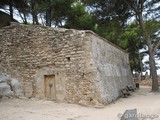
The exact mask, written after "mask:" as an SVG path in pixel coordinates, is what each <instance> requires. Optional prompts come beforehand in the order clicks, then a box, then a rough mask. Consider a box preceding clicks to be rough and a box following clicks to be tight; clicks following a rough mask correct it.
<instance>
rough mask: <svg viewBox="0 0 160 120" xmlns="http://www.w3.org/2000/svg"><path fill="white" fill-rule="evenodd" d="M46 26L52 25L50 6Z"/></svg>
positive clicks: (47, 11)
mask: <svg viewBox="0 0 160 120" xmlns="http://www.w3.org/2000/svg"><path fill="white" fill-rule="evenodd" d="M46 26H50V27H51V9H50V8H48V9H47V10H46Z"/></svg>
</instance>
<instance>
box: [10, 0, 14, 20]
mask: <svg viewBox="0 0 160 120" xmlns="http://www.w3.org/2000/svg"><path fill="white" fill-rule="evenodd" d="M9 11H10V19H11V22H13V21H14V20H13V0H10V1H9Z"/></svg>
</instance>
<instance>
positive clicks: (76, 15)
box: [65, 2, 95, 30]
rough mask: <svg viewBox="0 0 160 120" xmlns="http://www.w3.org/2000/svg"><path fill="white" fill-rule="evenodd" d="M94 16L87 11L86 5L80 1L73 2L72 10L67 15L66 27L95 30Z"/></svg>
mask: <svg viewBox="0 0 160 120" xmlns="http://www.w3.org/2000/svg"><path fill="white" fill-rule="evenodd" d="M94 19H95V18H94V17H93V15H92V14H90V13H88V12H87V11H86V8H85V6H84V5H83V4H82V3H80V2H75V3H74V4H72V7H71V10H70V12H69V14H68V16H67V20H66V24H65V27H66V28H75V29H85V30H87V29H88V30H93V28H94V24H95V23H94Z"/></svg>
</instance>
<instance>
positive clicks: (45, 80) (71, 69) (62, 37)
mask: <svg viewBox="0 0 160 120" xmlns="http://www.w3.org/2000/svg"><path fill="white" fill-rule="evenodd" d="M0 71H1V72H2V73H6V74H8V75H10V76H11V77H12V78H16V79H17V80H19V82H20V83H21V85H22V88H23V91H24V95H25V96H26V97H37V98H42V99H44V98H49V99H53V100H58V101H67V102H70V103H79V102H81V101H87V102H88V103H89V104H90V103H91V104H95V101H96V102H99V103H102V104H108V103H110V102H112V101H113V100H115V99H117V98H118V97H119V95H120V90H121V89H122V88H124V87H126V86H127V85H133V79H132V75H131V72H130V66H129V60H128V53H126V52H125V51H123V50H122V49H120V48H118V47H117V46H115V45H114V44H112V43H110V42H109V41H107V40H105V39H103V38H101V37H99V36H98V35H96V34H95V33H93V32H91V31H80V30H73V29H63V28H50V27H42V26H34V25H23V24H18V23H13V24H12V25H11V26H8V27H5V28H3V29H0Z"/></svg>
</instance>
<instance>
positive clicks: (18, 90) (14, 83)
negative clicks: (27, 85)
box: [10, 79, 23, 96]
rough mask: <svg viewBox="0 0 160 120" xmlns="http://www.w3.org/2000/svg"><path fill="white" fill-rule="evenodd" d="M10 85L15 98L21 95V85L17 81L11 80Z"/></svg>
mask: <svg viewBox="0 0 160 120" xmlns="http://www.w3.org/2000/svg"><path fill="white" fill-rule="evenodd" d="M10 85H11V89H12V91H13V92H14V94H15V95H17V96H21V95H23V90H22V87H21V84H20V83H19V81H18V80H16V79H12V80H11V83H10Z"/></svg>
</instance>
